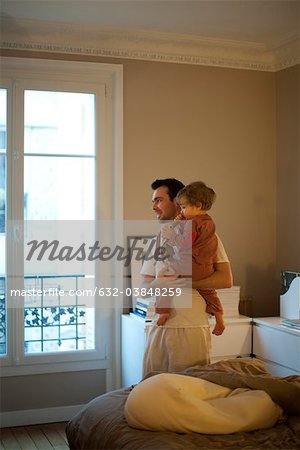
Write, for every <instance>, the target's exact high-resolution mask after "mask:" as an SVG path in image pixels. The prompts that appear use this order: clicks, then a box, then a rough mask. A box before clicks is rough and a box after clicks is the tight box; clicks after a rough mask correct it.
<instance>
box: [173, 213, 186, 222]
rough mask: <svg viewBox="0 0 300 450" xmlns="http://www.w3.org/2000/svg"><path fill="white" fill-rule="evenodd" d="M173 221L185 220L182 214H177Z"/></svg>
mask: <svg viewBox="0 0 300 450" xmlns="http://www.w3.org/2000/svg"><path fill="white" fill-rule="evenodd" d="M174 220H185V217H184V215H183V214H182V212H180V213H179V214H177V216H176V217H175V219H174Z"/></svg>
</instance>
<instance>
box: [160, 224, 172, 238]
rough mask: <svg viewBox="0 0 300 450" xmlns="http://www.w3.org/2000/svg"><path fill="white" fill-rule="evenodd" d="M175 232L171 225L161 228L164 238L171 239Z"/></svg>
mask: <svg viewBox="0 0 300 450" xmlns="http://www.w3.org/2000/svg"><path fill="white" fill-rule="evenodd" d="M173 233H174V232H173V229H172V228H171V227H170V226H169V225H165V226H164V227H163V228H162V230H161V235H162V237H163V238H164V239H170V238H171V237H172V236H173Z"/></svg>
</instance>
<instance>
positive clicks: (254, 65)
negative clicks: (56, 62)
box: [0, 17, 300, 72]
mask: <svg viewBox="0 0 300 450" xmlns="http://www.w3.org/2000/svg"><path fill="white" fill-rule="evenodd" d="M0 41H1V42H0V46H1V48H2V49H11V50H33V51H37V52H51V53H64V54H76V55H89V56H104V57H110V58H126V59H138V60H145V61H158V62H167V63H179V64H195V65H204V66H217V67H224V68H237V69H248V70H260V71H267V72H275V71H277V70H281V69H283V68H286V67H290V66H293V65H296V64H299V63H300V39H299V37H298V38H294V39H293V37H291V39H290V40H288V41H287V40H285V41H286V42H284V43H282V44H281V45H278V46H277V47H270V46H268V47H267V46H266V45H263V44H259V43H253V42H241V41H232V40H220V39H209V38H204V37H199V36H194V35H178V34H171V33H160V32H149V31H144V30H138V31H128V30H123V29H103V28H101V29H100V28H98V27H95V26H91V25H83V24H76V23H62V22H49V21H39V20H29V19H12V18H5V17H2V18H1V39H0Z"/></svg>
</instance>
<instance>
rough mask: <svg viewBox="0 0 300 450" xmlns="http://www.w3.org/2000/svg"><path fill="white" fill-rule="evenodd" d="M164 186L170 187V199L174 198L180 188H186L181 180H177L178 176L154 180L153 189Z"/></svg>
mask: <svg viewBox="0 0 300 450" xmlns="http://www.w3.org/2000/svg"><path fill="white" fill-rule="evenodd" d="M162 186H166V188H168V194H169V197H170V200H174V198H175V197H176V195H177V194H178V192H179V191H180V189H182V188H184V184H183V183H181V181H179V180H176V178H163V179H158V180H155V181H153V183H152V184H151V188H152V189H153V190H155V189H158V188H160V187H162Z"/></svg>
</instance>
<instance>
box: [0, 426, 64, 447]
mask: <svg viewBox="0 0 300 450" xmlns="http://www.w3.org/2000/svg"><path fill="white" fill-rule="evenodd" d="M65 427H66V423H49V424H42V425H30V426H27V427H14V428H1V429H0V449H1V450H3V449H5V450H6V449H10V450H14V449H16V450H19V449H22V450H23V449H26V450H35V449H40V450H51V449H56V450H67V449H69V446H68V441H67V438H66V433H65Z"/></svg>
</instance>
